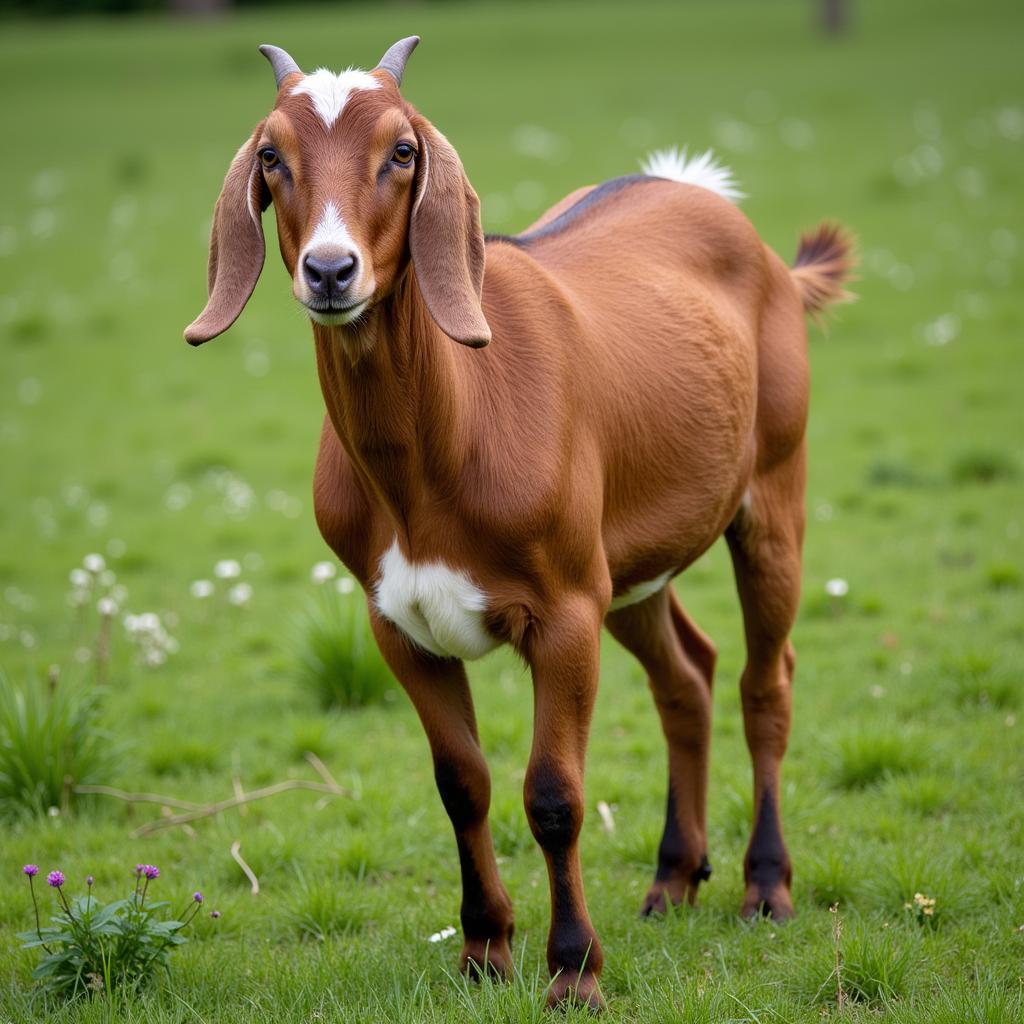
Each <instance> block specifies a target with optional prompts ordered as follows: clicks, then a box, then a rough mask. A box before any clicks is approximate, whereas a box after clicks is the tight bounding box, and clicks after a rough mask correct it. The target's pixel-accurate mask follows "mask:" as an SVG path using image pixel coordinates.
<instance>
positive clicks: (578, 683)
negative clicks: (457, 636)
mask: <svg viewBox="0 0 1024 1024" xmlns="http://www.w3.org/2000/svg"><path fill="white" fill-rule="evenodd" d="M600 635H601V610H600V609H599V608H598V607H597V606H596V603H592V602H589V601H585V600H577V601H575V602H572V603H569V602H567V603H565V604H564V605H563V607H562V608H560V609H559V610H558V613H557V614H556V615H555V616H553V617H545V619H544V620H543V621H542V623H541V624H540V625H539V626H538V627H537V628H536V631H535V633H534V635H533V636H532V637H531V638H530V642H529V645H528V650H527V657H528V660H529V662H530V667H531V669H532V670H533V687H534V727H533V749H532V751H531V753H530V764H529V768H528V769H527V772H526V784H525V793H524V795H525V802H526V814H527V817H528V819H529V822H530V828H531V830H532V831H533V835H534V837H535V838H536V840H537V842H538V843H539V844H540V847H541V849H542V850H543V851H544V858H545V860H546V861H547V868H548V879H549V882H550V887H551V930H550V932H549V934H548V948H547V957H548V968H549V969H550V971H551V974H552V977H553V980H552V983H551V987H550V989H549V991H548V1005H549V1006H555V1005H558V1004H562V1003H565V1002H567V1001H572V1000H575V1001H576V1002H577V1003H580V1004H582V1005H584V1006H589V1007H590V1008H591V1009H600V1008H602V1007H603V1005H604V1001H603V999H602V997H601V992H600V989H599V988H598V976H599V975H600V973H601V963H602V955H601V947H600V945H599V943H598V941H597V935H596V933H595V932H594V928H593V925H591V923H590V915H589V914H588V913H587V904H586V900H585V898H584V895H583V878H582V875H581V873H580V858H579V845H578V839H579V834H580V828H581V826H582V824H583V807H584V796H583V768H584V760H585V756H586V747H587V734H588V732H589V729H590V718H591V714H592V712H593V708H594V699H595V697H596V695H597V676H598V662H599V647H600Z"/></svg>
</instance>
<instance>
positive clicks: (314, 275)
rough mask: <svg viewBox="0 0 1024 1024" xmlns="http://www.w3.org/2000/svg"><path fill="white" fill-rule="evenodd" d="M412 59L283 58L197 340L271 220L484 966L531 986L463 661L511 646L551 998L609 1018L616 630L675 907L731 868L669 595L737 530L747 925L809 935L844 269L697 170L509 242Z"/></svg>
mask: <svg viewBox="0 0 1024 1024" xmlns="http://www.w3.org/2000/svg"><path fill="white" fill-rule="evenodd" d="M417 41H418V40H417V39H416V38H415V37H411V38H409V39H405V40H402V41H401V42H399V43H396V44H395V46H393V47H392V48H391V49H390V50H389V51H388V53H387V54H386V55H385V57H384V59H383V60H382V61H381V64H380V66H379V67H378V68H376V69H375V70H374V71H373V72H369V73H367V72H363V71H353V70H349V71H346V72H343V73H342V74H340V75H334V74H331V73H330V72H327V71H324V70H320V71H317V72H315V73H313V74H310V75H304V74H303V73H302V72H301V71H300V70H299V68H298V66H297V65H296V64H295V62H294V61H292V60H291V58H290V57H288V55H287V54H286V53H284V51H282V50H278V49H277V48H276V47H263V48H262V49H263V51H264V53H265V54H266V55H267V56H268V58H269V59H270V60H271V62H272V64H273V65H274V69H275V72H276V75H277V84H278V94H277V101H276V103H275V106H274V109H273V111H272V112H271V113H270V114H269V116H268V117H267V118H266V119H265V120H263V121H261V122H260V123H259V125H257V127H256V129H255V131H254V132H253V133H252V135H251V136H250V138H249V140H248V141H247V142H246V143H245V144H244V145H243V146H242V148H241V149H240V150H239V151H238V154H237V156H236V157H235V159H234V161H233V163H232V164H231V168H230V170H229V171H228V175H227V179H226V181H225V183H224V189H223V191H222V193H221V196H220V199H219V200H218V202H217V207H216V211H215V215H214V222H213V232H212V237H211V242H210V265H209V286H210V299H209V303H208V304H207V306H206V309H205V310H204V311H203V313H202V314H201V315H200V316H199V318H198V319H197V320H196V321H195V322H194V323H193V324H192V325H191V326H190V327H189V328H188V329H187V331H186V333H185V336H186V338H187V339H188V341H189V342H191V343H192V344H194V345H198V344H201V343H202V342H205V341H207V340H209V339H210V338H212V337H214V336H215V335H217V334H220V333H221V332H222V331H224V330H226V329H227V328H228V327H229V326H230V325H231V324H232V323H233V322H234V320H235V319H236V318H237V317H238V315H239V313H240V312H241V310H242V308H243V307H244V305H245V303H246V301H247V300H248V297H249V295H250V294H251V293H252V290H253V288H254V287H255V284H256V280H257V278H258V277H259V274H260V270H261V268H262V264H263V257H264V241H263V232H262V228H261V224H260V215H259V214H260V211H262V210H264V209H266V208H267V206H268V205H269V204H270V203H271V202H273V204H274V207H275V211H276V214H277V227H278V234H279V237H280V243H281V254H282V256H283V257H284V262H285V264H286V265H287V267H288V270H289V272H290V273H291V275H292V278H293V282H294V293H295V297H296V298H297V299H298V300H299V301H300V302H301V303H303V305H304V306H305V308H306V310H307V311H308V313H309V316H310V318H311V319H312V321H313V334H314V338H315V341H316V358H317V367H318V370H319V375H320V384H321V387H322V390H323V396H324V401H325V403H326V407H327V415H326V418H325V420H324V425H323V432H322V434H321V440H320V453H319V458H318V460H317V467H316V479H315V483H314V495H315V506H316V517H317V522H318V524H319V527H320V531H321V533H322V534H323V536H324V539H325V540H326V541H327V543H328V544H329V545H330V546H331V547H332V548H333V549H334V551H335V552H336V553H337V555H338V557H339V558H340V559H341V560H342V561H343V562H344V563H345V565H346V566H348V568H349V569H350V570H351V572H352V573H353V575H355V577H356V578H357V579H358V580H359V581H360V583H361V584H362V586H363V588H364V590H365V592H366V595H367V601H368V605H369V611H370V620H371V623H372V626H373V631H374V634H375V636H376V638H377V642H378V644H379V645H380V649H381V651H382V652H383V654H384V657H385V658H386V659H387V662H388V664H389V665H390V666H391V668H392V669H393V671H394V673H395V675H396V676H397V677H398V679H399V681H400V682H401V684H402V686H403V687H404V688H405V690H406V692H407V693H408V694H409V697H410V698H411V699H412V702H413V704H414V705H415V707H416V710H417V712H418V713H419V716H420V719H421V720H422V723H423V726H424V729H425V730H426V734H427V737H428V739H429V742H430V747H431V751H432V754H433V760H434V769H435V776H436V779H437V785H438V789H439V790H440V794H441V799H442V801H443V802H444V806H445V809H446V810H447V812H448V814H449V816H450V817H451V820H452V824H453V826H454V828H455V836H456V842H457V844H458V851H459V859H460V863H461V866H462V885H463V899H462V926H463V931H464V934H465V943H464V946H463V949H462V955H461V966H462V968H463V969H464V970H473V971H479V970H485V969H489V970H491V971H493V972H495V973H496V974H498V975H505V974H507V973H508V971H509V969H510V967H511V964H512V959H511V950H510V945H509V942H510V939H511V937H512V930H513V916H512V904H511V902H510V900H509V897H508V894H507V893H506V891H505V889H504V888H503V886H502V884H501V881H500V879H499V877H498V868H497V864H496V863H495V857H494V850H493V847H492V843H491V834H490V830H489V826H488V822H487V813H488V806H489V803H490V779H489V776H488V772H487V766H486V763H485V761H484V757H483V754H482V753H481V750H480V744H479V740H478V735H477V727H476V721H475V718H474V712H473V702H472V698H471V696H470V691H469V686H468V683H467V679H466V673H465V669H464V667H463V661H464V659H473V658H478V657H480V656H482V655H483V654H486V653H487V652H488V651H490V650H491V649H493V648H494V647H496V646H497V645H499V644H502V643H509V644H511V645H512V646H513V647H514V648H515V649H516V651H518V652H519V654H520V655H521V656H522V657H523V658H524V659H525V661H526V662H527V663H528V664H529V666H530V668H531V670H532V674H533V684H534V695H535V712H534V738H533V749H532V752H531V755H530V762H529V768H528V770H527V773H526V783H525V802H526V811H527V815H528V818H529V822H530V827H531V829H532V830H533V834H534V836H535V837H536V839H537V842H538V843H539V844H540V847H541V849H542V850H543V852H544V856H545V858H546V861H547V867H548V873H549V877H550V886H551V930H550V935H549V939H548V947H547V958H548V965H549V967H550V969H551V972H552V975H553V978H554V980H553V982H552V985H551V987H550V990H549V1002H551V1003H552V1004H555V1003H559V1002H561V1001H562V1000H565V999H567V998H575V999H577V1000H579V1001H580V1002H582V1003H585V1004H588V1005H591V1006H593V1007H598V1006H600V1005H601V994H600V991H599V988H598V976H599V974H600V971H601V963H602V954H601V948H600V945H599V944H598V940H597V936H596V935H595V933H594V929H593V927H592V926H591V923H590V918H589V916H588V913H587V907H586V903H585V900H584V895H583V879H582V875H581V872H580V862H579V854H578V844H577V839H578V836H579V832H580V827H581V824H582V821H583V808H584V795H583V767H584V756H585V752H586V746H587V734H588V729H589V725H590V718H591V712H592V709H593V706H594V699H595V696H596V693H597V682H598V651H599V640H600V632H601V625H602V623H604V624H605V625H607V627H608V629H609V630H610V631H611V633H612V634H613V635H614V636H615V637H616V638H617V639H618V640H619V641H621V643H622V644H623V645H624V646H625V647H626V648H627V649H628V650H630V651H631V652H632V653H633V654H634V655H636V657H637V658H638V659H639V661H640V662H641V664H642V665H643V667H644V669H645V670H646V672H647V674H648V676H649V682H650V687H651V690H652V692H653V694H654V700H655V703H656V705H657V709H658V713H659V715H660V716H661V722H662V726H663V729H664V732H665V737H666V739H667V741H668V761H669V771H668V775H669V778H668V808H667V814H666V819H665V829H664V835H663V837H662V840H661V846H660V848H659V852H658V866H657V871H656V874H655V877H654V882H653V885H652V886H651V889H650V891H649V892H648V894H647V896H646V898H645V900H644V903H643V912H644V913H645V914H647V913H651V912H652V911H663V910H664V909H665V908H666V906H667V905H668V904H669V903H679V902H681V901H682V900H684V899H688V900H690V901H691V902H692V901H693V899H694V898H695V895H696V891H697V886H698V884H699V883H700V882H701V881H703V880H705V879H706V878H707V877H708V876H709V874H710V870H711V869H710V866H709V864H708V860H707V849H706V828H705V802H706V790H707V776H708V743H709V737H710V723H711V679H712V671H713V668H714V663H715V648H714V647H713V646H712V644H711V642H710V641H709V640H708V638H707V637H706V636H705V635H704V634H703V633H702V632H701V631H700V629H698V628H697V626H696V625H695V624H694V623H693V622H692V621H691V620H690V618H689V617H688V616H687V614H686V612H685V611H684V610H683V607H682V605H681V604H680V603H679V599H678V598H677V596H676V594H675V593H674V591H673V590H672V588H671V587H670V586H669V585H668V584H669V581H670V580H671V579H672V577H674V576H676V575H677V574H678V573H679V572H680V571H681V570H683V569H684V568H686V566H688V565H690V564H691V563H692V562H693V561H694V560H695V559H696V558H698V557H699V556H700V555H701V554H702V553H703V552H704V551H706V550H707V549H708V548H709V547H710V546H711V544H712V543H714V541H715V540H716V539H717V538H718V537H720V536H721V535H722V534H723V533H724V534H725V536H726V539H727V541H728V544H729V549H730V551H731V553H732V558H733V563H734V566H735V572H736V582H737V586H738V589H739V595H740V601H741V604H742V608H743V617H744V622H745V632H746V644H747V664H746V667H745V669H744V671H743V676H742V679H741V683H740V687H741V693H742V701H743V715H744V724H745V728H746V737H747V743H748V745H749V748H750V753H751V757H752V760H753V767H754V803H753V806H754V816H753V819H754V820H753V832H752V835H751V839H750V845H749V848H748V850H747V854H746V859H745V862H744V874H745V878H746V894H745V896H744V900H743V907H742V911H743V913H744V914H745V915H749V914H754V913H757V912H759V911H760V912H766V913H770V914H772V915H774V916H776V917H788V916H789V915H790V914H791V913H792V904H791V901H790V894H789V888H790V863H789V857H788V854H787V852H786V847H785V844H784V842H783V839H782V827H781V823H780V817H779V799H780V794H781V789H780V785H779V772H780V765H781V761H782V757H783V754H784V753H785V749H786V742H787V737H788V733H789V723H790V684H791V679H792V674H793V650H792V647H791V646H790V643H789V632H790V629H791V627H792V625H793V621H794V618H795V616H796V612H797V602H798V594H799V589H800V557H801V543H802V537H803V531H804V508H803V501H804V480H805V444H804V428H805V422H806V418H807V402H808V366H807V354H806V347H807V343H806V327H805V323H804V313H805V311H810V312H816V311H819V310H821V309H823V308H824V307H825V306H826V305H827V304H828V303H830V302H833V301H835V300H837V299H839V298H841V297H842V296H843V292H842V281H843V279H844V278H845V277H846V276H847V275H848V273H849V270H850V267H851V257H850V255H849V244H848V242H847V240H846V239H845V237H844V236H843V235H842V233H841V232H840V231H839V230H838V229H835V228H830V227H825V228H821V229H819V230H818V232H817V233H816V234H814V235H813V236H812V237H809V238H805V239H803V240H802V241H801V245H800V252H799V255H798V257H797V260H796V265H795V268H794V269H792V270H791V269H789V268H787V267H786V266H785V265H784V264H783V262H782V260H781V259H779V257H778V256H777V255H776V254H775V253H774V252H773V251H772V250H770V249H769V248H767V246H765V245H764V243H763V242H762V241H761V240H760V238H759V237H758V235H757V233H756V231H755V230H754V228H753V227H752V226H751V224H750V222H749V221H748V220H747V219H746V217H744V216H743V214H742V213H740V211H739V210H738V209H737V208H736V207H735V206H734V205H733V204H732V203H730V202H728V201H726V199H725V198H723V195H722V194H716V192H717V193H724V194H725V195H730V194H734V192H733V190H732V187H731V184H730V180H729V177H728V173H727V172H726V171H724V169H722V168H718V167H716V166H715V165H714V164H713V163H712V162H711V160H710V158H709V157H705V158H699V159H698V160H696V161H685V160H682V159H674V158H673V157H672V155H671V154H669V155H665V154H663V155H662V156H661V157H660V158H659V159H658V160H656V161H655V162H654V163H653V164H650V165H648V168H649V171H650V173H648V174H644V175H636V176H633V177H628V178H620V179H616V180H614V181H611V182H607V183H605V184H604V185H600V186H597V187H595V188H589V189H581V190H580V191H578V192H575V193H573V194H572V195H571V196H569V197H568V198H567V199H565V200H563V201H562V202H561V203H559V204H558V205H557V206H555V207H554V208H553V209H552V210H550V211H549V212H548V213H547V214H545V215H544V216H543V217H542V218H541V219H540V220H539V221H537V223H536V224H534V225H533V226H532V227H531V228H529V229H528V230H527V231H526V232H525V233H524V234H521V235H518V236H515V237H497V238H490V239H488V240H487V241H486V242H485V239H484V237H483V235H482V233H481V228H480V219H479V208H478V203H477V197H476V195H475V193H474V192H473V189H472V187H471V186H470V184H469V182H468V180H467V179H466V176H465V173H464V172H463V169H462V164H461V163H460V161H459V158H458V156H457V154H456V152H455V150H454V149H453V148H452V146H451V145H450V144H449V142H448V141H447V139H445V137H444V136H443V135H442V134H441V133H440V132H439V131H437V129H436V128H434V126H433V125H432V124H431V123H430V122H429V121H427V120H426V118H424V117H423V116H422V115H421V114H420V113H418V112H417V111H416V110H415V109H414V108H413V107H411V106H410V105H409V104H408V103H407V102H406V101H405V100H404V99H403V98H402V96H401V95H400V93H399V85H400V84H401V79H402V72H403V69H404V65H405V61H406V59H407V58H408V56H409V53H411V51H412V49H413V47H414V46H415V45H416V42H417ZM672 178H674V179H676V180H669V179H672ZM453 339H454V341H456V342H460V343H461V344H459V345H454V344H452V340H453ZM483 346H487V347H483Z"/></svg>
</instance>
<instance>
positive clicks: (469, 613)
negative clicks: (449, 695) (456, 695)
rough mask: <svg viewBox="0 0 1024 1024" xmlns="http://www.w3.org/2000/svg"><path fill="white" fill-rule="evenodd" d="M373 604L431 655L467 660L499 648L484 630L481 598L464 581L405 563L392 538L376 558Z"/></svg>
mask: <svg viewBox="0 0 1024 1024" xmlns="http://www.w3.org/2000/svg"><path fill="white" fill-rule="evenodd" d="M376 599H377V608H378V610H379V611H380V613H381V615H383V616H384V617H385V618H388V619H390V620H391V621H392V622H393V623H394V624H395V625H396V626H397V627H398V628H399V629H400V630H401V631H402V632H403V633H405V635H406V636H408V637H409V638H410V639H411V640H412V641H413V642H414V643H416V644H418V645H419V646H420V647H422V648H423V649H424V650H427V651H430V652H431V654H437V655H439V656H440V657H443V658H464V659H466V660H468V661H472V660H473V659H474V658H482V657H483V656H484V655H485V654H487V652H488V651H492V650H494V648H495V647H497V646H498V644H499V643H500V641H499V640H498V639H496V638H495V637H493V636H491V635H490V634H489V633H488V632H487V630H486V629H484V612H485V611H486V610H487V595H486V594H485V593H484V592H483V591H482V590H481V589H480V588H479V587H478V586H477V585H476V584H475V583H474V582H473V581H472V580H471V579H470V578H469V576H467V575H466V574H465V573H464V572H457V571H455V570H454V569H449V568H448V566H446V565H444V564H443V563H441V562H422V563H419V564H414V563H412V562H409V561H407V560H406V557H405V555H403V554H402V551H401V549H400V548H399V546H398V540H397V538H396V539H395V541H394V542H393V543H392V545H391V547H389V548H388V550H387V551H386V552H385V553H384V554H383V556H382V557H381V560H380V578H379V579H378V580H377V588H376Z"/></svg>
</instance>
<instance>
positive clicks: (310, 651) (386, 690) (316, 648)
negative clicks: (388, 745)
mask: <svg viewBox="0 0 1024 1024" xmlns="http://www.w3.org/2000/svg"><path fill="white" fill-rule="evenodd" d="M299 631H300V640H299V647H298V666H299V678H300V680H301V682H302V684H303V685H304V686H305V687H306V689H307V690H309V691H310V692H311V693H312V694H313V695H314V696H315V697H316V699H317V701H318V702H319V704H320V706H321V707H323V708H324V709H330V708H359V707H363V706H365V705H367V704H379V703H381V702H383V701H384V700H386V699H388V697H389V696H390V695H391V694H393V693H394V691H395V681H394V677H393V676H392V675H391V671H390V669H389V668H388V667H387V665H386V664H385V662H384V659H383V657H382V656H381V654H380V651H379V650H378V649H377V644H376V642H375V641H374V639H373V634H372V633H371V632H370V627H369V623H368V622H367V617H366V606H365V605H364V604H363V602H362V601H361V600H359V598H357V597H356V596H355V595H338V594H335V593H333V592H331V591H330V590H325V591H324V593H323V595H322V597H321V598H320V599H319V600H317V601H314V602H311V603H310V604H309V606H308V607H307V609H306V611H305V613H304V615H303V617H302V619H301V621H300V623H299Z"/></svg>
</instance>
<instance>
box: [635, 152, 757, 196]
mask: <svg viewBox="0 0 1024 1024" xmlns="http://www.w3.org/2000/svg"><path fill="white" fill-rule="evenodd" d="M640 166H641V168H642V170H643V172H644V174H649V175H650V176H651V177H652V178H667V179H668V180H669V181H680V182H682V183H683V184H684V185H698V186H699V187H700V188H706V189H709V190H710V191H711V192H717V193H718V194H719V195H720V196H723V197H724V198H725V199H728V200H730V201H731V202H734V203H736V202H739V200H741V199H745V198H746V194H745V193H744V192H741V191H740V188H739V183H738V182H737V181H736V179H735V178H734V177H733V175H732V171H731V170H730V169H729V168H728V167H726V166H725V165H724V164H720V163H719V162H718V161H717V160H716V159H715V154H714V153H712V152H711V150H710V149H708V150H705V151H704V152H703V153H699V154H697V155H695V156H692V157H691V156H689V155H688V154H687V152H686V147H685V146H684V147H683V148H682V149H679V148H677V147H676V146H673V147H672V148H671V149H658V150H655V151H654V152H653V153H649V154H648V155H647V157H646V158H645V159H644V160H642V161H641V162H640Z"/></svg>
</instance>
